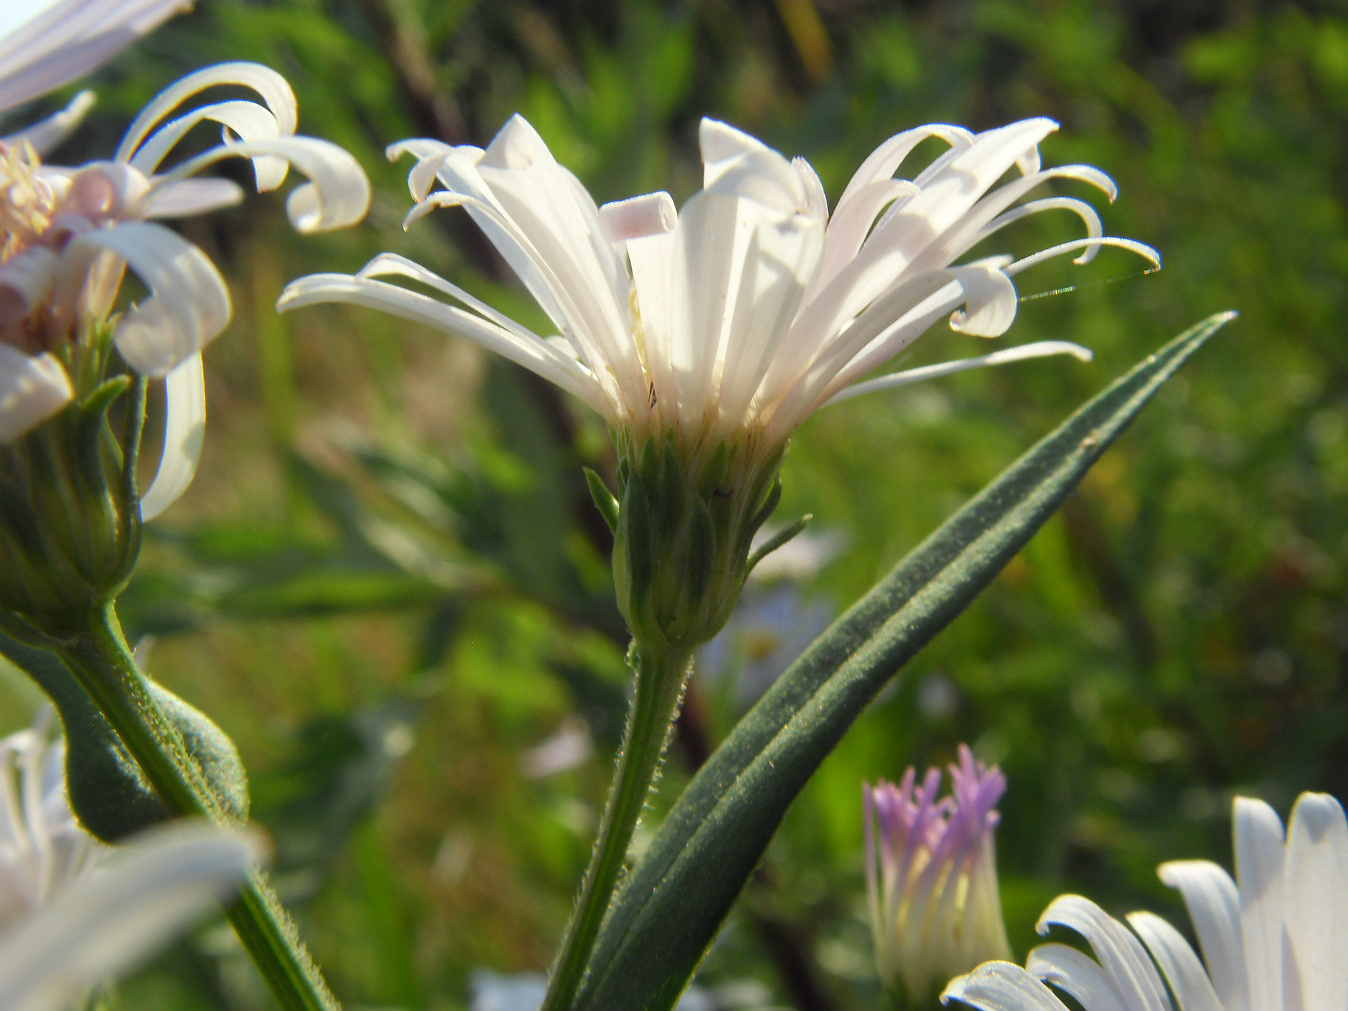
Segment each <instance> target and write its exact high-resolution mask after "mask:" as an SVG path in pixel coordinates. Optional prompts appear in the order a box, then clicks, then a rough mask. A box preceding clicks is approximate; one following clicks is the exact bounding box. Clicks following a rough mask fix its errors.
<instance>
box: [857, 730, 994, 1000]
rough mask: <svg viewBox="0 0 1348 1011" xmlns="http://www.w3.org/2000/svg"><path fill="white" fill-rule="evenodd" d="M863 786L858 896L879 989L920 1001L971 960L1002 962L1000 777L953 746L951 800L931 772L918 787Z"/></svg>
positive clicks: (907, 777)
mask: <svg viewBox="0 0 1348 1011" xmlns="http://www.w3.org/2000/svg"><path fill="white" fill-rule="evenodd" d="M916 776H917V773H916V770H915V769H913V768H911V767H910V768H909V769H908V771H907V772H905V773H904V776H903V779H902V780H901V781H900V783H899V785H898V786H895V785H894V784H892V783H886V782H884V781H883V780H882V781H880V782H879V783H877V784H876V785H875V786H874V787H871V786H869V785H865V786H863V791H862V792H863V797H864V800H865V810H866V893H867V899H868V902H869V908H870V920H871V936H872V938H873V939H874V943H875V959H876V967H877V969H878V971H879V974H880V979H881V981H882V982H883V983H884V984H885V985H886V986H888V987H891V988H894V989H902V991H903V992H905V993H906V994H907V995H908V997H909V999H910V1000H913V1001H922V1000H925V999H927V998H928V997H930V996H932V995H934V994H935V992H936V990H937V988H938V987H939V986H940V985H941V984H942V983H944V982H945V981H946V980H948V979H950V978H951V977H952V976H955V975H957V974H959V973H962V972H968V971H969V970H970V969H972V968H973V967H974V966H976V965H978V964H979V963H980V962H984V961H987V960H988V959H995V958H1005V957H1007V956H1009V955H1010V954H1011V946H1010V944H1009V943H1008V942H1007V939H1006V928H1005V926H1004V925H1003V922H1002V904H1001V898H1000V897H999V895H998V892H997V856H996V848H995V845H994V842H993V831H994V829H995V828H996V826H997V821H998V814H997V801H998V800H999V799H1001V796H1002V794H1003V793H1004V792H1005V791H1006V777H1005V776H1003V775H1002V773H1001V771H1000V770H999V769H997V768H996V767H995V766H994V767H993V768H991V769H989V768H987V767H986V766H985V765H983V763H982V762H976V761H975V760H974V756H973V752H971V751H970V750H969V748H968V747H967V746H966V745H960V749H959V762H958V764H955V765H951V766H950V779H951V793H950V795H949V796H946V797H942V798H940V799H938V794H939V792H940V788H941V773H940V770H939V769H928V770H927V773H926V775H925V776H924V777H923V778H922V782H921V784H920V785H919V784H918V783H917V780H916Z"/></svg>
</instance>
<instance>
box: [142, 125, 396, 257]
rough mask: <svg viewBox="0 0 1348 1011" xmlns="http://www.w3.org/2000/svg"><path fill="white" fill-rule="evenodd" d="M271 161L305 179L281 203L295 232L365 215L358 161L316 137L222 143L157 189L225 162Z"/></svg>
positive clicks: (365, 189) (365, 185)
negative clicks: (293, 169)
mask: <svg viewBox="0 0 1348 1011" xmlns="http://www.w3.org/2000/svg"><path fill="white" fill-rule="evenodd" d="M240 157H248V158H252V159H253V160H254V163H255V164H256V161H257V159H259V158H276V159H281V160H283V161H285V162H288V163H289V164H290V165H291V166H292V167H294V168H295V169H297V170H299V171H300V172H301V173H302V174H304V175H306V176H308V177H309V182H307V183H305V184H303V185H301V186H296V187H295V189H293V190H292V191H291V193H290V196H289V197H288V198H287V199H286V216H287V217H289V218H290V223H291V224H292V225H294V226H295V229H296V231H300V232H306V233H308V232H326V231H330V230H332V229H334V228H346V227H347V226H349V225H354V224H355V223H356V222H358V221H360V219H361V218H363V217H365V212H366V211H367V210H368V209H369V207H370V181H369V179H367V178H366V176H365V170H364V169H362V168H361V167H360V163H359V162H357V161H356V159H355V158H353V157H352V156H351V154H350V153H349V152H348V151H347V150H346V149H344V148H341V147H338V146H337V145H336V144H333V143H330V142H329V141H326V140H320V139H319V138H317V137H289V136H282V137H274V138H271V139H269V140H254V141H239V142H237V143H230V144H222V145H221V146H219V147H215V148H212V149H211V150H209V151H206V152H204V153H202V154H199V155H197V156H196V157H195V158H191V159H189V160H188V161H186V162H184V163H183V164H181V165H179V166H177V167H176V168H175V169H173V171H171V172H168V173H166V174H165V175H163V176H161V177H160V179H159V180H158V181H157V183H156V188H158V187H159V186H164V185H168V184H171V183H177V182H179V181H180V180H182V179H186V178H187V177H188V176H191V175H194V174H195V173H197V172H200V171H201V170H202V169H203V168H206V167H207V166H209V165H214V164H215V163H217V162H221V161H224V160H225V159H227V158H240Z"/></svg>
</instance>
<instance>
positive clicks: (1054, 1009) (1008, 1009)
mask: <svg viewBox="0 0 1348 1011" xmlns="http://www.w3.org/2000/svg"><path fill="white" fill-rule="evenodd" d="M952 1000H957V1001H961V1002H962V1003H964V1004H968V1005H969V1006H971V1007H976V1008H979V1009H980V1011H1066V1005H1064V1004H1063V1002H1062V1001H1060V1000H1058V998H1057V997H1055V996H1054V995H1053V991H1051V990H1050V989H1049V988H1048V987H1046V986H1044V984H1043V983H1041V982H1039V980H1037V979H1035V978H1034V977H1033V976H1031V975H1030V974H1029V973H1028V972H1026V971H1025V970H1024V969H1022V968H1021V967H1020V966H1018V965H1012V964H1011V963H1010V962H984V963H983V964H982V965H980V966H979V967H978V968H977V969H975V970H974V971H973V972H971V973H969V974H967V975H965V976H957V977H955V978H954V979H952V980H951V981H950V984H949V985H948V986H947V987H946V988H945V992H943V993H942V994H941V1003H942V1004H948V1003H950V1001H952ZM1088 1011H1089V1009H1088Z"/></svg>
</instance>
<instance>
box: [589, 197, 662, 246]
mask: <svg viewBox="0 0 1348 1011" xmlns="http://www.w3.org/2000/svg"><path fill="white" fill-rule="evenodd" d="M678 222H679V212H678V209H677V208H675V206H674V199H673V198H672V197H671V196H670V195H669V194H668V193H665V192H663V191H661V192H658V193H646V194H644V195H642V196H639V197H628V198H627V199H626V200H614V201H611V202H609V203H607V204H604V205H603V206H602V207H600V208H599V224H600V226H601V227H602V228H603V230H604V237H605V238H607V239H608V241H609V242H628V241H631V240H632V239H645V238H649V237H650V236H652V235H665V234H668V233H669V232H672V231H674V226H675V225H677V224H678Z"/></svg>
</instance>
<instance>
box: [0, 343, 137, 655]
mask: <svg viewBox="0 0 1348 1011" xmlns="http://www.w3.org/2000/svg"><path fill="white" fill-rule="evenodd" d="M110 349H111V343H110V340H109V339H108V333H107V328H106V327H102V326H100V327H95V328H94V333H93V334H92V335H91V338H90V339H89V340H88V341H82V342H80V344H79V345H77V346H76V347H75V349H74V350H73V351H71V352H70V357H71V358H72V361H70V362H69V363H68V364H67V370H68V371H69V372H71V373H72V375H74V376H76V377H77V379H76V384H75V388H76V396H75V398H74V399H73V400H72V401H71V402H70V403H69V404H67V405H66V407H65V408H63V409H62V410H61V411H60V412H58V413H57V414H56V415H55V416H53V417H51V418H49V419H48V420H47V421H44V422H43V423H41V424H40V425H38V426H36V427H35V428H33V429H32V430H31V431H28V432H27V433H26V434H24V435H21V436H19V437H18V438H16V439H14V440H13V441H11V442H9V443H7V444H3V445H0V609H4V610H7V611H10V612H13V613H14V614H15V615H17V616H19V617H20V618H22V619H23V620H24V621H26V622H27V623H29V624H30V625H32V626H33V627H34V628H36V629H38V630H40V631H43V632H46V633H48V634H60V633H61V631H62V630H63V629H64V628H65V627H66V626H67V625H68V624H69V618H70V616H71V615H76V614H84V613H86V612H87V611H88V610H89V609H90V608H92V607H96V606H98V605H100V604H102V603H104V602H106V601H108V600H111V599H113V598H115V597H116V596H117V594H118V593H119V592H120V591H121V589H122V588H123V587H124V586H125V585H126V582H127V579H128V578H129V577H130V574H131V569H132V567H133V566H134V564H135V561H136V557H137V555H138V553H139V550H140V538H141V530H140V510H139V504H138V502H137V499H136V490H135V480H134V479H135V473H134V472H135V467H136V456H137V452H138V449H139V442H140V431H141V427H142V425H143V422H144V414H145V387H144V381H143V380H135V379H133V378H131V377H130V376H127V375H118V376H114V377H113V378H110V379H103V375H104V372H105V367H106V361H107V356H108V354H109V353H110ZM81 378H82V379H83V380H84V381H83V382H81V381H80V379H81ZM119 399H121V400H124V401H125V403H124V409H125V410H124V414H125V423H124V425H123V426H122V427H123V432H122V434H121V438H119V437H118V435H117V434H116V433H114V430H113V426H112V424H111V423H110V421H109V417H108V413H109V410H110V409H111V408H112V406H113V405H114V403H116V402H117V401H118V400H119Z"/></svg>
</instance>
